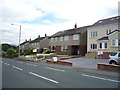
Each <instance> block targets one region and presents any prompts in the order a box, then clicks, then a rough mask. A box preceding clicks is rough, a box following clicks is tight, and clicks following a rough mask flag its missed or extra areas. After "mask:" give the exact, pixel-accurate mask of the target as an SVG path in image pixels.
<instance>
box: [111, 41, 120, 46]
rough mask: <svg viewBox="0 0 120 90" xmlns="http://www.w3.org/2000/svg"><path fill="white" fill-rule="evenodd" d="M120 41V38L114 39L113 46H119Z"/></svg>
mask: <svg viewBox="0 0 120 90" xmlns="http://www.w3.org/2000/svg"><path fill="white" fill-rule="evenodd" d="M113 40H114V42H113ZM119 41H120V39H112V46H113V47H118V46H119ZM113 43H114V44H113Z"/></svg>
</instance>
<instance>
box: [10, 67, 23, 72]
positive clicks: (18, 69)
mask: <svg viewBox="0 0 120 90" xmlns="http://www.w3.org/2000/svg"><path fill="white" fill-rule="evenodd" d="M12 67H13V68H15V69H18V70H20V71H22V70H23V69H21V68H18V67H16V66H12Z"/></svg>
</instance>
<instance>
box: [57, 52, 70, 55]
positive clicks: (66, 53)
mask: <svg viewBox="0 0 120 90" xmlns="http://www.w3.org/2000/svg"><path fill="white" fill-rule="evenodd" d="M56 55H69V53H68V52H60V53H56Z"/></svg>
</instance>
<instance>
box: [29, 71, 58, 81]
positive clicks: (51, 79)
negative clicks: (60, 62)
mask: <svg viewBox="0 0 120 90" xmlns="http://www.w3.org/2000/svg"><path fill="white" fill-rule="evenodd" d="M29 73H30V74H32V75H35V76H37V77H40V78H43V79H45V80H48V81H51V82H54V83H59V82H57V81H55V80H52V79H49V78H46V77H44V76H41V75H38V74H36V73H33V72H29Z"/></svg>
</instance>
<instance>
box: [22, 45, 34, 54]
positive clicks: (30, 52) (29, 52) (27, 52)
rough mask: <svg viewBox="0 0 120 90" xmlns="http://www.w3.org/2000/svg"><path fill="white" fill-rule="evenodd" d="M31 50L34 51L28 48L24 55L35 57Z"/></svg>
mask: <svg viewBox="0 0 120 90" xmlns="http://www.w3.org/2000/svg"><path fill="white" fill-rule="evenodd" d="M33 49H35V48H34V47H29V48H28V49H27V50H26V51H25V53H24V55H35V54H36V53H34V52H33V51H32V50H33Z"/></svg>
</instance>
